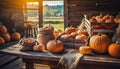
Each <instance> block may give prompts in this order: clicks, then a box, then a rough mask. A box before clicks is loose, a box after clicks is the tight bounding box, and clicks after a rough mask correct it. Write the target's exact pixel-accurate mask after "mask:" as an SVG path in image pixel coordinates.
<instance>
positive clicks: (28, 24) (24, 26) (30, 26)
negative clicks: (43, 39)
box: [23, 21, 37, 29]
mask: <svg viewBox="0 0 120 69" xmlns="http://www.w3.org/2000/svg"><path fill="white" fill-rule="evenodd" d="M36 26H37V24H36V23H34V22H32V21H26V22H24V23H23V28H25V29H27V28H32V27H36Z"/></svg>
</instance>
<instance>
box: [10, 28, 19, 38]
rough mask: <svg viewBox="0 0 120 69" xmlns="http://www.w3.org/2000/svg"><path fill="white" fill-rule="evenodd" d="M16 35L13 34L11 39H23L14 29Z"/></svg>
mask: <svg viewBox="0 0 120 69" xmlns="http://www.w3.org/2000/svg"><path fill="white" fill-rule="evenodd" d="M13 31H14V33H12V34H11V39H12V40H20V39H21V35H20V33H18V32H16V31H15V29H13Z"/></svg>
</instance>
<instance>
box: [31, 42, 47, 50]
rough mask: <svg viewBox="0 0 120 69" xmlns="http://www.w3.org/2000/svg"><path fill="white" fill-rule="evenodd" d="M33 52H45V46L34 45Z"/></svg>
mask: <svg viewBox="0 0 120 69" xmlns="http://www.w3.org/2000/svg"><path fill="white" fill-rule="evenodd" d="M33 50H34V51H44V50H45V46H44V45H43V44H37V43H36V44H35V45H34V46H33Z"/></svg>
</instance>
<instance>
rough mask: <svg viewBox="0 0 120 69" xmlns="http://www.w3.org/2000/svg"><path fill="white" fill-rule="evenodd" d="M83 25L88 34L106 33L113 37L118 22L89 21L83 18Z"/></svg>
mask: <svg viewBox="0 0 120 69" xmlns="http://www.w3.org/2000/svg"><path fill="white" fill-rule="evenodd" d="M84 21H85V27H86V29H87V31H88V33H89V35H90V36H92V35H94V34H98V33H103V34H107V35H108V36H109V37H113V35H114V33H115V32H116V29H117V28H118V25H119V24H118V23H90V21H89V20H88V19H87V18H85V19H84Z"/></svg>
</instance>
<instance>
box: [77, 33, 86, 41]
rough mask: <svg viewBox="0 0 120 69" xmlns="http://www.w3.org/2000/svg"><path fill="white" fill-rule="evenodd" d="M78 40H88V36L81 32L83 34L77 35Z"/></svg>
mask: <svg viewBox="0 0 120 69" xmlns="http://www.w3.org/2000/svg"><path fill="white" fill-rule="evenodd" d="M75 39H76V40H80V41H86V40H87V36H86V35H84V34H81V35H77V36H76V37H75Z"/></svg>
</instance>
